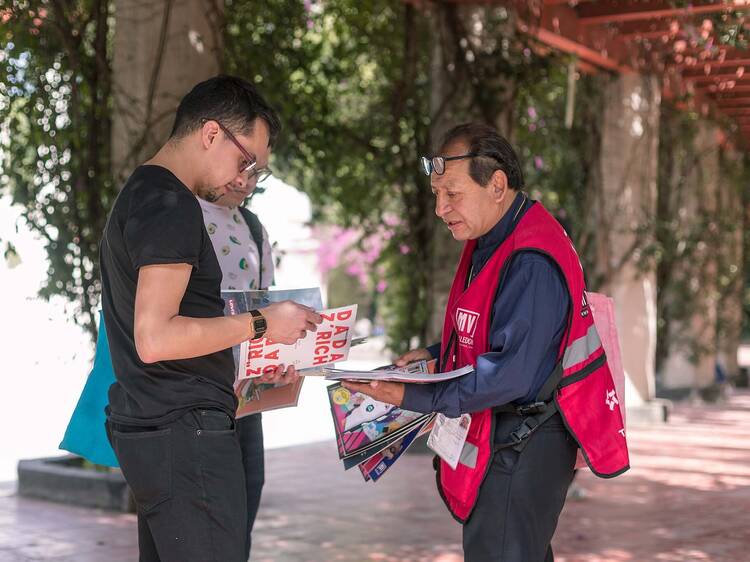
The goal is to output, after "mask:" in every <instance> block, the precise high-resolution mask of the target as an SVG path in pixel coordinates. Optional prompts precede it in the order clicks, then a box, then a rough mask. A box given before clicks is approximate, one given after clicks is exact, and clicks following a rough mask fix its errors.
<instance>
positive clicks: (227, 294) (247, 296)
mask: <svg viewBox="0 0 750 562" xmlns="http://www.w3.org/2000/svg"><path fill="white" fill-rule="evenodd" d="M221 298H223V299H224V315H225V316H232V315H235V314H244V313H245V312H250V311H251V310H256V309H262V308H264V307H266V306H268V305H269V304H272V303H275V302H281V301H286V300H290V301H294V302H296V303H299V304H304V305H306V306H309V307H311V308H313V309H315V310H321V309H322V308H323V299H322V298H321V296H320V288H318V287H312V288H309V289H288V290H262V291H222V292H221ZM246 344H247V342H243V343H242V344H240V345H235V346H234V347H233V348H232V354H233V355H234V365H235V368H236V371H235V379H240V378H241V377H240V373H241V371H242V364H243V363H242V362H240V355H241V354H242V356H243V357H244V356H245V355H246V354H247V346H246ZM243 346H244V347H245V349H244V353H243V349H242V348H243Z"/></svg>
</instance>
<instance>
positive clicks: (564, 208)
mask: <svg viewBox="0 0 750 562" xmlns="http://www.w3.org/2000/svg"><path fill="white" fill-rule="evenodd" d="M566 62H572V61H566V59H563V58H560V57H554V58H550V59H549V60H548V61H547V64H546V65H545V66H541V67H539V68H538V71H537V73H536V75H534V76H530V77H529V79H528V80H526V81H524V82H523V83H522V84H520V85H519V97H518V118H517V121H516V128H515V135H514V137H515V141H516V142H515V144H516V145H517V146H518V147H519V150H520V152H521V154H520V157H521V158H522V161H523V163H524V173H525V179H526V185H527V188H528V190H529V191H530V192H531V193H532V195H533V196H534V197H535V198H537V199H540V200H541V201H542V202H543V203H544V205H545V206H546V207H547V208H548V209H549V210H550V212H552V213H553V214H555V215H556V216H557V217H558V219H559V220H560V221H561V222H562V223H563V225H564V226H565V228H566V230H568V233H569V235H570V236H571V238H572V239H573V241H574V243H575V245H576V248H577V249H578V252H579V254H580V256H581V261H582V262H583V266H584V270H585V271H586V272H587V273H588V274H589V279H588V284H589V288H591V289H596V288H597V287H598V286H599V285H600V284H601V280H600V279H597V278H592V276H593V274H594V272H595V271H596V267H595V265H596V263H595V252H596V236H595V232H596V220H595V214H594V211H593V209H594V205H593V198H594V196H595V193H596V191H597V189H598V188H599V186H598V185H597V183H598V182H600V181H601V177H600V173H599V147H600V144H601V131H600V127H601V114H602V110H603V106H602V103H603V101H602V94H601V92H602V89H603V84H602V82H603V79H604V78H603V77H601V76H592V75H586V74H579V72H578V71H577V70H574V69H573V70H570V71H572V72H574V78H575V84H574V85H573V89H572V90H571V87H570V85H569V83H568V82H569V80H568V79H569V77H568V72H569V70H568V68H569V65H568V64H566ZM569 96H572V97H573V98H572V99H573V113H572V120H571V122H570V126H569V127H568V125H567V124H566V122H565V110H566V105H567V103H568V99H569Z"/></svg>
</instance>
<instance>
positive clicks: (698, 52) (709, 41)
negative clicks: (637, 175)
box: [407, 0, 750, 145]
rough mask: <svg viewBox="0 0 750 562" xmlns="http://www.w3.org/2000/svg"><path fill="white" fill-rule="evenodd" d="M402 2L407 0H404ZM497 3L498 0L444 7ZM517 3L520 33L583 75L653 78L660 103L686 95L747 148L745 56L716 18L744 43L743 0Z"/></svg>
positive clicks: (749, 89) (749, 121)
mask: <svg viewBox="0 0 750 562" xmlns="http://www.w3.org/2000/svg"><path fill="white" fill-rule="evenodd" d="M407 1H408V0H407ZM448 1H450V2H453V3H460V4H499V3H505V4H507V3H508V2H501V1H500V0H494V1H493V0H485V1H481V0H448ZM514 3H515V4H516V5H519V4H521V5H522V10H520V13H525V14H527V18H528V19H529V21H523V22H521V23H520V28H521V31H522V32H524V33H526V34H528V35H530V36H532V37H534V38H535V39H536V40H537V41H539V42H540V43H542V44H544V45H546V46H548V47H550V48H552V49H555V50H557V51H560V52H564V53H569V54H571V55H575V56H576V58H577V60H578V66H579V68H580V69H581V70H582V71H584V72H599V71H608V72H618V73H624V72H658V73H660V74H663V76H664V92H663V94H664V96H665V97H666V98H674V97H680V98H682V95H681V94H685V93H689V94H692V95H690V96H687V98H689V99H690V102H689V103H690V104H692V105H693V107H694V108H695V109H697V110H698V111H700V112H701V113H702V114H703V115H708V114H713V115H714V116H717V117H721V116H724V117H726V122H727V123H729V126H730V129H732V130H735V131H737V132H738V133H739V134H740V138H742V139H744V141H745V144H746V145H750V51H748V50H745V49H740V48H737V47H730V46H727V45H726V43H727V41H726V38H725V37H720V36H718V35H717V31H718V30H717V28H716V27H717V26H715V25H714V19H715V18H716V17H719V18H723V19H724V20H725V21H727V22H730V23H731V24H732V25H733V26H734V29H735V30H736V32H737V33H736V37H735V38H736V39H739V43H742V42H743V40H744V39H745V38H747V39H750V21H748V22H747V23H746V22H745V16H744V14H745V13H746V14H747V16H748V19H749V20H750V0H692V1H690V2H678V1H670V0H536V1H531V2H518V1H516V2H514Z"/></svg>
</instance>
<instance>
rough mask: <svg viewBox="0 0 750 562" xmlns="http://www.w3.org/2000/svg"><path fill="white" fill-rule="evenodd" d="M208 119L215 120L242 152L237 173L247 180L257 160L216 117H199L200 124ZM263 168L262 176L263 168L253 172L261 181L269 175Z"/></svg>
mask: <svg viewBox="0 0 750 562" xmlns="http://www.w3.org/2000/svg"><path fill="white" fill-rule="evenodd" d="M208 121H215V122H216V124H217V125H218V126H219V129H221V130H222V131H223V132H224V134H225V135H226V136H227V137H228V138H229V140H230V141H232V142H233V143H234V145H235V146H236V147H237V148H238V149H239V150H240V152H241V153H242V156H244V158H245V161H244V163H243V164H242V165H240V170H239V172H238V175H239V174H245V175H246V178H247V179H248V180H249V179H250V178H251V177H253V175H254V174H251V173H250V172H251V171H252V170H253V168H255V166H257V164H258V163H257V161H256V160H255V156H253V155H252V154H250V153H249V152H248V151H247V150H245V147H244V146H242V145H241V144H240V141H238V140H237V139H236V138H235V136H234V135H233V134H232V133H230V132H229V129H227V128H226V127H225V126H224V125H222V124H221V122H220V121H217V120H216V119H209V118H207V117H204V118H203V119H201V125H205V124H206V123H207V122H208ZM265 170H266V171H268V174H267V175H266V176H264V177H263V178H261V177H260V174H261V173H265V172H264V171H263V169H262V170H258V171H256V172H255V174H257V175H258V181H263V180H264V179H266V178H267V177H268V176H270V175H271V173H270V170H268V169H267V168H266V169H265Z"/></svg>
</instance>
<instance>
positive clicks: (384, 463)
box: [358, 416, 433, 482]
mask: <svg viewBox="0 0 750 562" xmlns="http://www.w3.org/2000/svg"><path fill="white" fill-rule="evenodd" d="M432 418H433V416H430V417H429V418H428V419H426V420H425V421H424V422H423V423H422V424H421V425H418V426H416V427H415V428H414V429H412V430H411V431H410V432H409V433H407V434H406V435H405V436H404V437H402V438H400V439H398V440H397V441H395V442H394V443H392V444H391V445H389V446H387V447H385V448H384V449H382V450H381V451H378V452H377V453H376V454H374V455H373V456H372V457H370V458H369V459H367V460H366V461H364V462H362V463H360V464H359V465H358V466H359V470H360V472H361V473H362V476H363V477H364V479H365V481H369V480H372V481H373V482H377V481H378V479H379V478H380V477H381V476H383V474H385V473H386V471H387V470H388V469H389V468H390V467H391V466H393V464H394V463H395V462H396V461H397V460H398V459H399V457H401V455H403V454H404V453H405V452H406V450H407V449H408V448H409V446H410V445H411V444H412V443H414V441H416V440H417V438H418V437H420V436H421V435H424V434H425V433H426V432H427V431H428V430H426V429H425V428H426V427H427V426H430V427H432V425H431V424H430V421H431V420H432Z"/></svg>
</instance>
